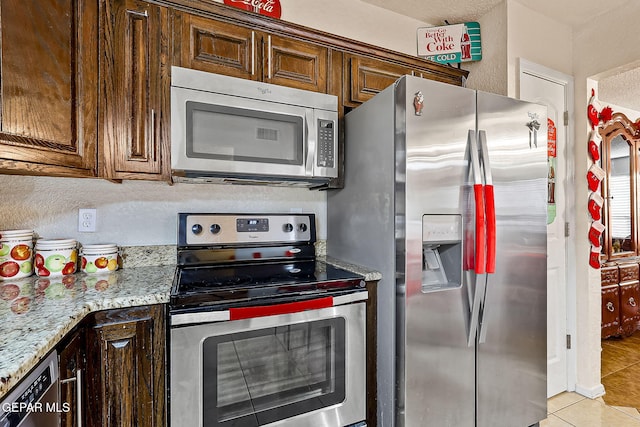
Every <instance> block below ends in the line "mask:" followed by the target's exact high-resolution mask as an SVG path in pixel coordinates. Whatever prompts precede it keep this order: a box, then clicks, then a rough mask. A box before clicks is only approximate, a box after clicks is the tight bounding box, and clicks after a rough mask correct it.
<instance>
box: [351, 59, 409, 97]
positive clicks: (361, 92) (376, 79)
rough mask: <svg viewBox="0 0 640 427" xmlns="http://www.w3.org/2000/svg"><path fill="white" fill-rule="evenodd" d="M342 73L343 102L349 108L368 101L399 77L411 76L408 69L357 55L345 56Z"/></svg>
mask: <svg viewBox="0 0 640 427" xmlns="http://www.w3.org/2000/svg"><path fill="white" fill-rule="evenodd" d="M344 71H345V79H344V86H343V87H344V91H345V94H344V100H345V104H347V105H350V106H357V105H359V104H361V103H363V102H366V101H368V100H370V99H371V98H373V97H374V96H375V95H376V94H377V93H378V92H380V91H382V90H384V89H386V88H387V87H389V86H391V85H392V84H393V83H394V82H395V81H396V80H397V79H398V78H400V77H401V76H403V75H405V74H411V69H410V68H408V67H404V66H401V65H397V64H393V63H390V62H385V61H382V60H379V59H372V58H365V57H362V56H357V55H346V56H345V66H344Z"/></svg>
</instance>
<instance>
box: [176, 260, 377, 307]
mask: <svg viewBox="0 0 640 427" xmlns="http://www.w3.org/2000/svg"><path fill="white" fill-rule="evenodd" d="M362 279H363V278H362V277H361V276H359V275H357V274H354V273H351V272H349V271H346V270H342V269H340V268H337V267H334V266H332V265H330V264H326V263H324V262H322V261H317V260H307V261H297V262H294V263H292V262H280V263H279V262H271V263H259V264H241V265H232V266H208V267H194V268H178V270H177V271H176V278H175V279H174V285H173V287H172V290H171V305H172V306H173V308H174V309H176V308H178V307H181V308H187V307H189V308H195V307H203V306H217V305H224V306H229V305H233V306H241V305H244V304H245V303H246V302H248V301H251V302H252V304H255V301H257V300H264V299H273V298H291V297H293V298H296V297H302V296H304V297H308V296H309V295H319V294H322V295H325V294H328V293H341V292H345V291H348V290H351V291H353V290H362V287H363V285H364V282H363V281H362Z"/></svg>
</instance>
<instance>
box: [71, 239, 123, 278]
mask: <svg viewBox="0 0 640 427" xmlns="http://www.w3.org/2000/svg"><path fill="white" fill-rule="evenodd" d="M80 255H81V257H80V268H81V270H82V271H83V272H84V273H89V274H93V273H109V272H111V271H115V270H117V269H118V264H119V263H120V262H119V261H120V260H119V258H118V257H119V255H118V246H116V245H114V244H111V243H108V244H100V245H82V249H81V254H80Z"/></svg>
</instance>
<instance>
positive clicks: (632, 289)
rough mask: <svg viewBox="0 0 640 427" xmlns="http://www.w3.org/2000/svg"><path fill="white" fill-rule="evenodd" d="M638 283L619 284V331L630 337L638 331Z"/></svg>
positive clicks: (639, 296)
mask: <svg viewBox="0 0 640 427" xmlns="http://www.w3.org/2000/svg"><path fill="white" fill-rule="evenodd" d="M638 304H640V283H639V282H638V281H637V280H634V281H631V282H624V283H620V329H621V331H622V334H624V335H631V334H633V333H634V332H635V331H636V330H637V329H638V320H639V318H640V312H639V311H638Z"/></svg>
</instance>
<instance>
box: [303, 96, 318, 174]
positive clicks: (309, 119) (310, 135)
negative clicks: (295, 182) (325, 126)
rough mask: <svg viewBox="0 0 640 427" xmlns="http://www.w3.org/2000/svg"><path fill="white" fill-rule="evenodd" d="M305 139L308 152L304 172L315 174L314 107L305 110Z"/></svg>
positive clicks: (305, 149) (304, 147)
mask: <svg viewBox="0 0 640 427" xmlns="http://www.w3.org/2000/svg"><path fill="white" fill-rule="evenodd" d="M304 116H305V120H304V140H303V141H302V150H303V153H306V159H305V162H304V165H303V166H304V173H305V175H306V176H313V167H314V164H313V159H314V158H315V155H316V134H317V132H314V130H315V126H316V121H315V114H314V111H313V109H311V108H306V109H305V110H304Z"/></svg>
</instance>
